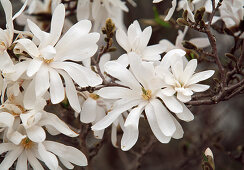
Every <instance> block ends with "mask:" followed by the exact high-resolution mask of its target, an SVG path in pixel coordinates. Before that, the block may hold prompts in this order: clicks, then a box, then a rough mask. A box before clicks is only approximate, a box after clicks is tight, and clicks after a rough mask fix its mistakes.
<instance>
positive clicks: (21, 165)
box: [16, 152, 27, 170]
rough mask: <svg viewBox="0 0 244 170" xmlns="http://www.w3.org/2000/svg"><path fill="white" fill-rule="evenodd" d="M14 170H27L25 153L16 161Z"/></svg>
mask: <svg viewBox="0 0 244 170" xmlns="http://www.w3.org/2000/svg"><path fill="white" fill-rule="evenodd" d="M16 169H17V170H27V156H26V154H25V152H23V153H22V154H21V155H20V156H19V158H18V161H17V165H16Z"/></svg>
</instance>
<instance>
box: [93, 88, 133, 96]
mask: <svg viewBox="0 0 244 170" xmlns="http://www.w3.org/2000/svg"><path fill="white" fill-rule="evenodd" d="M96 94H98V95H99V96H101V97H103V98H106V99H120V98H124V97H128V96H131V95H132V90H130V89H128V88H124V87H104V88H102V89H100V90H98V91H97V93H96Z"/></svg>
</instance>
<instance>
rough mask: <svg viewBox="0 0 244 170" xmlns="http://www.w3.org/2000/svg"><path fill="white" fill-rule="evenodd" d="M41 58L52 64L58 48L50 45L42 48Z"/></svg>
mask: <svg viewBox="0 0 244 170" xmlns="http://www.w3.org/2000/svg"><path fill="white" fill-rule="evenodd" d="M40 52H41V56H40V57H41V59H42V61H44V62H45V63H46V64H50V63H51V62H53V61H54V57H55V55H56V49H55V48H54V47H53V46H51V45H48V46H47V47H45V48H43V49H41V51H40Z"/></svg>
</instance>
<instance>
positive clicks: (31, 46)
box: [16, 38, 40, 58]
mask: <svg viewBox="0 0 244 170" xmlns="http://www.w3.org/2000/svg"><path fill="white" fill-rule="evenodd" d="M16 42H17V43H19V44H21V46H22V47H23V48H24V49H23V50H24V51H26V52H27V53H28V54H29V55H30V56H31V57H32V58H36V57H39V55H40V52H39V50H38V48H37V46H36V45H35V43H34V42H33V41H31V40H30V39H25V38H23V39H19V40H17V41H16Z"/></svg>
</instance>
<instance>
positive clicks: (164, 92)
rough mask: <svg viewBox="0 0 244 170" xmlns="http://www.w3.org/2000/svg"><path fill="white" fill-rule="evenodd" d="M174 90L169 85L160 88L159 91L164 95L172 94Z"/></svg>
mask: <svg viewBox="0 0 244 170" xmlns="http://www.w3.org/2000/svg"><path fill="white" fill-rule="evenodd" d="M175 92H176V91H175V89H173V88H172V87H171V86H169V87H166V88H164V89H162V90H161V93H162V94H164V95H165V96H173V95H174V94H175Z"/></svg>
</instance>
